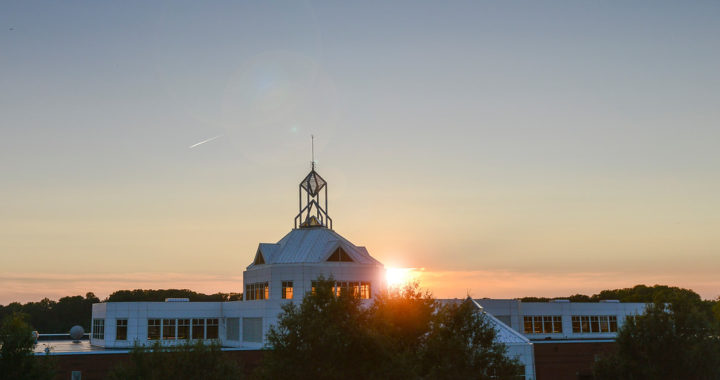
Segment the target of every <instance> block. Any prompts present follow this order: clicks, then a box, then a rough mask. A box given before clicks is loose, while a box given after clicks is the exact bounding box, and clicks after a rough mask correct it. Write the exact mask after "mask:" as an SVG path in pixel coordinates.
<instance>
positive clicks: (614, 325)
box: [608, 315, 617, 332]
mask: <svg viewBox="0 0 720 380" xmlns="http://www.w3.org/2000/svg"><path fill="white" fill-rule="evenodd" d="M608 320H609V321H610V332H617V315H609V316H608Z"/></svg>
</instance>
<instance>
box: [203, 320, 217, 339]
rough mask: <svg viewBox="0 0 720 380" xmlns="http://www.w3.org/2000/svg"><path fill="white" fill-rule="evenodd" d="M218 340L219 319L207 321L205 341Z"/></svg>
mask: <svg viewBox="0 0 720 380" xmlns="http://www.w3.org/2000/svg"><path fill="white" fill-rule="evenodd" d="M217 338H218V320H217V318H208V319H207V335H206V338H205V339H217Z"/></svg>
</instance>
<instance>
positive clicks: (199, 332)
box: [192, 318, 205, 339]
mask: <svg viewBox="0 0 720 380" xmlns="http://www.w3.org/2000/svg"><path fill="white" fill-rule="evenodd" d="M192 338H193V339H205V319H202V318H194V319H193V320H192Z"/></svg>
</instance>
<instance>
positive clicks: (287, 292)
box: [282, 281, 293, 300]
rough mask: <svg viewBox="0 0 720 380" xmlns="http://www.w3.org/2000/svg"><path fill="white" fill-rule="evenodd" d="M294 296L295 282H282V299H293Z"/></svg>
mask: <svg viewBox="0 0 720 380" xmlns="http://www.w3.org/2000/svg"><path fill="white" fill-rule="evenodd" d="M292 298H293V282H292V281H283V282H282V299H284V300H291V299H292Z"/></svg>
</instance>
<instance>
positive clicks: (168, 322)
mask: <svg viewBox="0 0 720 380" xmlns="http://www.w3.org/2000/svg"><path fill="white" fill-rule="evenodd" d="M162 332H163V333H162V338H163V339H165V340H172V339H175V320H174V319H163V327H162Z"/></svg>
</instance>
